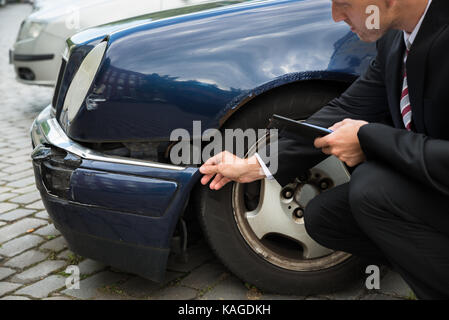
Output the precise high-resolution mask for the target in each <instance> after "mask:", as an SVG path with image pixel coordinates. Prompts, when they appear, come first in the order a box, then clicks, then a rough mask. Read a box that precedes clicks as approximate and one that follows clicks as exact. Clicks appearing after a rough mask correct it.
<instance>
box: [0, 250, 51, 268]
mask: <svg viewBox="0 0 449 320" xmlns="http://www.w3.org/2000/svg"><path fill="white" fill-rule="evenodd" d="M47 256H48V254H46V253H43V252H41V251H37V250H28V251H26V252H24V253H22V254H20V255H18V256H16V257H14V258H12V259H10V260H8V261H7V262H6V263H5V264H4V265H5V266H7V267H13V268H19V269H25V268H26V267H28V266H31V265H33V264H35V263H38V262H40V261H42V260H44V259H46V258H47Z"/></svg>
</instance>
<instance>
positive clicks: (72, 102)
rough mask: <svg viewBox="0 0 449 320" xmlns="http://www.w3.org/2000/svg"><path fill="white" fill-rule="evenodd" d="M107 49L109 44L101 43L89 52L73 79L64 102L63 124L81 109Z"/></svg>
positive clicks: (68, 121)
mask: <svg viewBox="0 0 449 320" xmlns="http://www.w3.org/2000/svg"><path fill="white" fill-rule="evenodd" d="M106 47H107V42H106V41H103V42H101V43H100V44H98V45H97V46H96V47H95V48H94V49H92V51H91V52H89V54H88V55H87V56H86V58H85V59H84V61H83V62H82V63H81V65H80V67H79V69H78V71H77V72H76V74H75V76H74V77H73V80H72V83H71V84H70V87H69V89H68V91H67V95H66V97H65V100H64V105H63V107H62V112H61V117H60V119H61V121H62V122H65V123H70V122H71V121H72V120H73V119H74V118H75V116H76V114H77V113H78V111H79V109H80V108H81V106H82V104H83V101H84V99H85V98H86V95H87V93H88V91H89V89H90V86H91V85H92V82H93V81H94V78H95V75H96V74H97V71H98V68H99V67H100V64H101V60H102V59H103V55H104V53H105V51H106Z"/></svg>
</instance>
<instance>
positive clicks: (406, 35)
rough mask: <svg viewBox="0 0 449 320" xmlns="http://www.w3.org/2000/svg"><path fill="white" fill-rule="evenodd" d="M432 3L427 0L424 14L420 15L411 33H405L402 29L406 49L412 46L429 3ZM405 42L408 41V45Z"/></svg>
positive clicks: (430, 0)
mask: <svg viewBox="0 0 449 320" xmlns="http://www.w3.org/2000/svg"><path fill="white" fill-rule="evenodd" d="M431 3H432V0H429V1H428V2H427V8H426V11H424V14H423V15H422V17H421V19H420V20H419V22H418V24H417V25H416V27H415V29H414V30H413V32H412V33H407V32H405V31H404V41H405V45H406V47H407V48H408V49H410V47H411V46H412V44H413V42H414V41H415V38H416V36H417V35H418V32H419V29H421V25H422V23H423V21H424V18H425V16H426V14H427V11H428V10H429V7H430V4H431ZM407 42H408V43H409V46H408V45H407Z"/></svg>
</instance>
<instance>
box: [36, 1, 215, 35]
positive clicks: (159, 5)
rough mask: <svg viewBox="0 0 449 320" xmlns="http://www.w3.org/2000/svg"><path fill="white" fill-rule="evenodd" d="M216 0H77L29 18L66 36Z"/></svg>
mask: <svg viewBox="0 0 449 320" xmlns="http://www.w3.org/2000/svg"><path fill="white" fill-rule="evenodd" d="M217 1H218V0H164V1H148V0H128V1H123V0H80V1H79V2H76V3H75V4H72V3H70V5H69V4H67V3H65V5H56V6H51V7H48V8H44V9H42V10H39V11H36V12H34V13H32V14H31V15H30V16H29V18H28V20H32V21H39V22H42V23H45V24H46V25H47V26H46V29H45V30H46V32H47V33H49V34H52V35H54V36H57V37H59V38H63V39H67V38H68V37H70V36H71V35H73V34H75V33H77V32H79V31H81V30H84V29H87V28H90V27H94V26H98V25H103V24H107V23H111V22H114V21H120V20H123V19H129V18H132V17H138V16H141V15H143V14H145V15H146V14H151V13H155V12H159V11H165V10H169V9H173V8H182V7H189V6H193V5H197V4H205V3H210V2H217Z"/></svg>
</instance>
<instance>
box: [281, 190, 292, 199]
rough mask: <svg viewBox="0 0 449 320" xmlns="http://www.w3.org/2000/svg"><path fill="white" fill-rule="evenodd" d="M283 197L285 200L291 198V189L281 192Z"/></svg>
mask: <svg viewBox="0 0 449 320" xmlns="http://www.w3.org/2000/svg"><path fill="white" fill-rule="evenodd" d="M283 196H284V198H286V199H290V198H291V197H293V191H292V190H291V189H286V190H284V192H283Z"/></svg>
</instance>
